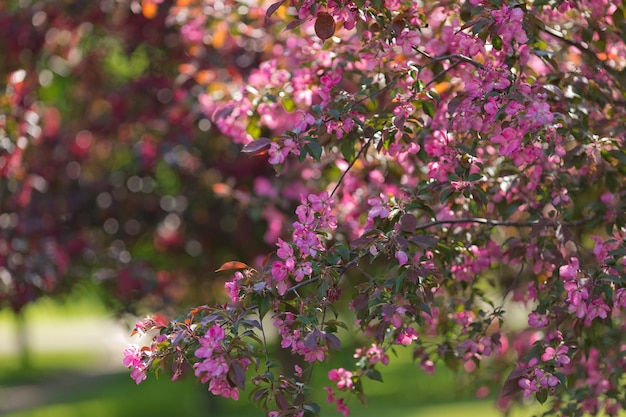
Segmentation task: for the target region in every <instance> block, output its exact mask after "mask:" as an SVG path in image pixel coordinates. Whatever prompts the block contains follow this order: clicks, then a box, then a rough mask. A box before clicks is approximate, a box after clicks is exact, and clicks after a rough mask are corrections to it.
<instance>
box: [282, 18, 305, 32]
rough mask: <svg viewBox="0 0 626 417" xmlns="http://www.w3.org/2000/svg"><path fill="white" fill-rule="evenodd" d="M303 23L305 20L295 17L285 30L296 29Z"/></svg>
mask: <svg viewBox="0 0 626 417" xmlns="http://www.w3.org/2000/svg"><path fill="white" fill-rule="evenodd" d="M303 23H304V20H300V19H294V20H292V21H291V22H289V23H287V27H286V28H285V30H291V29H295V28H297V27H298V26H300V25H301V24H303Z"/></svg>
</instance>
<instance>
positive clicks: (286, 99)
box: [280, 96, 296, 113]
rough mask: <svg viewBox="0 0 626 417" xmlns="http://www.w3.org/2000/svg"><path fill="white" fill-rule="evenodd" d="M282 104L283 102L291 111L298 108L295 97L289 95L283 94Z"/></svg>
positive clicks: (287, 109)
mask: <svg viewBox="0 0 626 417" xmlns="http://www.w3.org/2000/svg"><path fill="white" fill-rule="evenodd" d="M280 104H282V105H283V108H284V109H285V110H286V111H287V112H289V113H291V112H292V111H294V110H295V109H296V102H295V101H293V99H292V98H291V97H289V96H285V97H283V96H281V98H280Z"/></svg>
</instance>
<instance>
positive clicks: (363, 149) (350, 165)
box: [330, 138, 372, 197]
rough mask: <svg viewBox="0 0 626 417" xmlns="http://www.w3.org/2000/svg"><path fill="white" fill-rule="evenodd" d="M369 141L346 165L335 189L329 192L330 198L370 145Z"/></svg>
mask: <svg viewBox="0 0 626 417" xmlns="http://www.w3.org/2000/svg"><path fill="white" fill-rule="evenodd" d="M371 141H372V139H371V138H370V139H369V140H368V141H367V142H366V143H365V144H364V145H363V146H361V149H359V152H358V153H357V154H356V155H355V157H354V159H353V160H352V161H351V162H350V164H349V165H348V168H346V170H345V171H343V173H342V174H341V177H339V180H338V181H337V184H335V188H333V191H331V193H330V196H331V197H332V196H333V195H335V192H336V191H337V189H338V188H339V186H340V185H341V183H342V182H343V179H344V178H345V176H346V174H347V173H348V171H350V169H351V168H352V167H353V166H354V164H355V163H356V161H357V160H358V159H359V158H360V157H361V155H362V154H363V152H364V151H365V150H366V149H367V148H368V147H369V144H370V142H371Z"/></svg>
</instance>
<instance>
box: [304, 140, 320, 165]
mask: <svg viewBox="0 0 626 417" xmlns="http://www.w3.org/2000/svg"><path fill="white" fill-rule="evenodd" d="M304 147H305V148H306V151H307V152H308V153H309V155H311V156H312V157H313V159H315V160H316V161H318V162H319V161H320V159H321V158H322V147H321V146H320V145H319V143H317V142H314V141H309V142H307V143H306V144H305V145H304Z"/></svg>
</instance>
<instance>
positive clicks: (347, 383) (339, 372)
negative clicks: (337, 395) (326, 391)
mask: <svg viewBox="0 0 626 417" xmlns="http://www.w3.org/2000/svg"><path fill="white" fill-rule="evenodd" d="M328 379H330V380H331V381H333V382H335V381H336V382H337V388H338V389H344V388H348V389H351V388H352V386H353V382H352V372H350V371H348V370H346V369H344V368H338V369H331V370H330V371H328Z"/></svg>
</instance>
